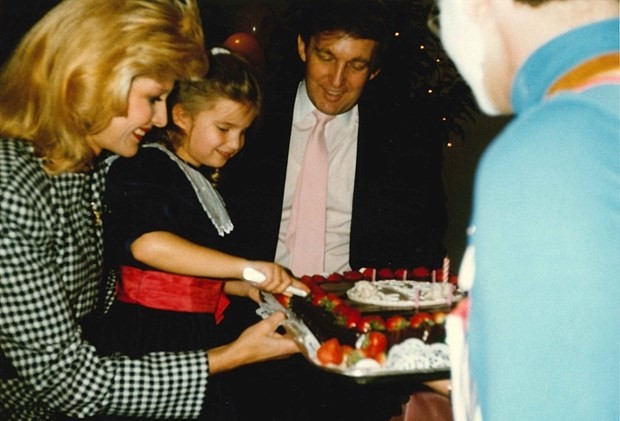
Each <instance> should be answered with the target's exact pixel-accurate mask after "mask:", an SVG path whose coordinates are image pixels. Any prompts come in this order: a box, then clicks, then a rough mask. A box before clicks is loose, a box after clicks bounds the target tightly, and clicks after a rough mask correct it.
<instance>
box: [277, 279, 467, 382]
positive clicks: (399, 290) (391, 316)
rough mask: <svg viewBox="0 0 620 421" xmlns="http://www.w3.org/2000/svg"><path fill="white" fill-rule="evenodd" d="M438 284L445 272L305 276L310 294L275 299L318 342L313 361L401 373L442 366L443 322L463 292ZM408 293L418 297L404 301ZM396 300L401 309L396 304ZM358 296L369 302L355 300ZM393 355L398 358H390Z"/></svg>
mask: <svg viewBox="0 0 620 421" xmlns="http://www.w3.org/2000/svg"><path fill="white" fill-rule="evenodd" d="M396 276H399V277H400V279H396ZM385 278H387V279H385ZM437 279H439V280H441V281H442V280H443V274H441V273H439V276H437V272H436V271H435V272H434V273H433V272H431V271H428V270H426V269H425V268H416V269H414V270H412V271H407V270H397V271H392V270H388V269H382V270H374V269H362V270H360V271H351V272H345V273H342V274H331V275H328V276H323V275H313V276H303V277H302V278H301V281H302V282H304V283H306V285H308V287H309V288H310V291H311V293H310V294H309V295H308V296H306V297H298V296H293V297H285V296H280V297H278V299H279V301H280V303H281V304H282V305H284V306H285V307H286V308H287V309H288V311H289V312H291V313H292V314H294V316H295V318H296V319H298V320H300V321H301V322H303V325H305V327H307V329H308V330H309V331H310V332H311V333H312V335H313V336H314V337H315V338H316V341H317V342H318V346H317V347H316V349H312V350H311V351H310V354H313V355H310V357H311V358H312V359H313V361H314V362H316V363H317V364H320V365H322V366H325V367H332V368H334V367H337V368H340V369H342V370H348V369H349V368H353V367H355V368H360V367H362V368H365V369H381V368H383V369H385V368H393V369H399V367H398V365H399V364H400V366H401V367H400V368H402V366H403V364H404V365H405V366H406V368H412V364H413V365H414V366H415V367H413V368H414V369H415V368H422V369H433V368H437V369H447V368H449V362H448V357H447V346H446V345H445V317H446V314H447V312H448V311H449V310H450V307H451V304H452V303H453V301H454V302H456V301H457V300H458V298H460V294H458V293H457V292H456V291H455V286H454V284H455V283H456V277H452V278H451V279H450V280H449V282H448V279H447V278H446V282H437ZM383 287H385V288H386V289H390V291H392V290H393V291H396V292H386V290H385V289H384V288H383ZM413 291H419V292H418V293H415V292H413ZM412 292H413V293H412ZM365 293H367V294H368V295H365ZM412 294H417V295H416V299H415V300H407V297H412V296H414V295H412ZM393 295H397V296H398V298H400V299H401V300H402V301H407V303H406V305H398V304H396V305H395V304H394V303H395V302H396V301H394V297H393ZM360 296H363V297H366V298H368V299H367V300H365V299H364V298H362V299H356V298H359V297H360ZM369 297H370V298H369ZM424 303H426V304H428V303H431V305H432V307H429V306H425V305H423V304H424ZM405 348H406V349H405ZM392 354H399V356H398V357H394V358H391V355H392ZM393 359H397V360H399V361H392V360H393ZM412 359H415V360H416V362H415V363H411V360H412ZM403 360H406V361H405V362H403ZM431 360H437V361H431ZM433 364H435V366H433Z"/></svg>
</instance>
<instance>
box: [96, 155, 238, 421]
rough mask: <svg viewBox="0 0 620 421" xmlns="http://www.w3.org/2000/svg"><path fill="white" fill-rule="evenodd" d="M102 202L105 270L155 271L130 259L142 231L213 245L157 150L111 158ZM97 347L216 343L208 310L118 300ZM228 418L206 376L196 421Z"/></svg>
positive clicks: (177, 173) (188, 188) (172, 167)
mask: <svg viewBox="0 0 620 421" xmlns="http://www.w3.org/2000/svg"><path fill="white" fill-rule="evenodd" d="M185 165H187V164H185ZM194 169H195V168H194ZM198 170H200V169H198ZM104 204H105V215H104V218H105V219H104V232H105V243H104V244H105V246H104V253H105V261H106V267H108V268H111V269H112V270H114V269H116V268H119V267H120V266H123V265H124V266H130V267H133V268H138V269H142V270H155V269H153V268H151V267H149V266H146V265H144V264H142V263H140V262H138V261H136V260H135V259H134V258H133V256H132V254H131V252H130V246H131V244H132V242H133V241H134V240H136V239H137V238H138V237H140V236H141V235H143V234H145V233H148V232H154V231H166V232H171V233H174V234H177V235H179V236H181V237H183V238H185V239H187V240H189V241H192V242H194V243H196V244H200V245H203V246H206V247H210V248H214V249H218V248H219V243H220V239H221V236H220V235H219V234H218V230H217V229H216V227H215V225H214V223H213V222H212V221H211V219H210V217H209V215H207V213H206V212H205V210H204V208H203V206H202V205H201V202H200V201H199V199H198V197H197V194H196V191H195V190H194V188H193V187H192V184H191V182H190V181H189V179H188V178H187V176H186V175H185V174H184V172H183V171H182V170H181V168H180V167H179V164H178V163H177V162H175V161H173V160H172V159H171V157H170V156H169V155H167V154H166V153H165V152H164V151H162V150H160V149H158V148H154V147H142V148H141V149H140V151H139V152H138V154H137V155H136V156H135V157H133V158H117V159H116V160H115V161H114V162H113V163H112V165H111V167H110V170H109V173H108V177H107V180H106V192H105V196H104ZM119 282H121V283H122V282H123V280H122V279H120V280H119ZM99 342H100V343H99V349H100V350H102V352H103V353H105V354H111V353H115V352H120V353H122V354H125V355H128V356H130V357H140V356H142V355H144V354H146V353H149V352H157V351H170V352H177V351H191V350H199V349H205V350H206V349H209V348H212V347H214V346H217V345H218V344H219V342H218V340H217V338H216V336H215V317H214V314H213V313H206V312H178V311H170V310H159V309H153V308H147V307H143V306H141V305H136V304H128V303H125V302H120V301H119V300H118V299H117V300H115V301H114V303H113V304H112V306H111V308H110V310H109V311H108V313H107V314H106V317H105V319H104V322H103V328H102V330H101V334H100V336H99ZM235 418H236V417H235V415H234V410H233V408H232V407H231V406H230V404H227V402H226V399H224V398H223V394H222V391H221V385H220V384H218V382H217V379H214V378H211V377H210V378H209V383H208V386H207V396H206V399H205V403H204V409H203V416H202V417H201V418H200V419H201V420H218V421H219V420H234V419H235ZM109 419H127V418H109Z"/></svg>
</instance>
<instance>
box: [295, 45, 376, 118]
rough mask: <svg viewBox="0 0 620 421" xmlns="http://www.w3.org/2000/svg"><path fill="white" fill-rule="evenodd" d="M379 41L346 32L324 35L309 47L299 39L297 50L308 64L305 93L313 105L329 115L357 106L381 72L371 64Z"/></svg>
mask: <svg viewBox="0 0 620 421" xmlns="http://www.w3.org/2000/svg"><path fill="white" fill-rule="evenodd" d="M376 47H377V42H376V41H372V40H369V39H358V38H351V37H349V36H346V35H345V34H343V33H321V34H318V35H316V36H313V37H312V38H311V39H310V42H309V43H308V45H306V43H304V42H303V40H302V39H301V37H298V38H297V51H298V53H299V57H300V58H301V60H302V61H303V62H304V63H306V75H305V77H306V90H307V91H308V97H309V98H310V101H312V103H313V104H314V106H315V107H316V108H317V109H318V110H319V111H321V112H323V113H325V114H329V115H337V114H342V113H345V112H347V111H349V110H350V109H351V108H353V107H354V106H355V104H357V101H358V100H359V98H360V96H361V95H362V91H363V90H364V86H366V82H367V81H368V80H370V79H372V78H374V77H375V76H376V75H377V74H378V73H379V71H378V70H375V71H374V72H371V70H370V63H371V61H372V58H373V54H374V51H375V48H376Z"/></svg>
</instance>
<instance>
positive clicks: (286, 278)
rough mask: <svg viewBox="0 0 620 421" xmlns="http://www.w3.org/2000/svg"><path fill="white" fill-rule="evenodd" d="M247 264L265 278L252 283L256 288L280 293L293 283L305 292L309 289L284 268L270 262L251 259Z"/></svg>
mask: <svg viewBox="0 0 620 421" xmlns="http://www.w3.org/2000/svg"><path fill="white" fill-rule="evenodd" d="M248 266H249V267H251V268H253V269H256V270H257V271H259V272H261V273H262V274H263V275H265V278H266V279H265V280H264V281H262V282H260V283H256V284H254V285H255V286H256V287H257V288H258V289H260V290H262V291H267V292H270V293H272V294H282V293H284V291H285V290H286V288H288V287H289V286H290V285H293V286H295V287H297V288H299V289H302V290H304V291H306V292H308V293H309V292H310V289H309V288H308V287H307V286H306V285H305V284H304V283H303V282H300V281H298V280H297V278H295V277H294V276H293V275H292V274H291V273H290V272H289V271H288V270H287V269H286V268H284V267H282V266H280V265H278V264H276V263H272V262H262V261H253V262H249V263H248ZM287 294H288V293H287Z"/></svg>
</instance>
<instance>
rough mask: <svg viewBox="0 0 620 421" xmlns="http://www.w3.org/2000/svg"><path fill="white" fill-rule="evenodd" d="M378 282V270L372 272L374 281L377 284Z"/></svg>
mask: <svg viewBox="0 0 620 421" xmlns="http://www.w3.org/2000/svg"><path fill="white" fill-rule="evenodd" d="M376 280H377V269H373V270H372V281H373V282H375V281H376Z"/></svg>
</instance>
